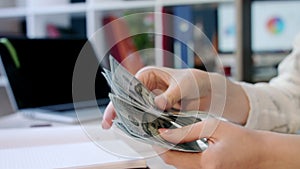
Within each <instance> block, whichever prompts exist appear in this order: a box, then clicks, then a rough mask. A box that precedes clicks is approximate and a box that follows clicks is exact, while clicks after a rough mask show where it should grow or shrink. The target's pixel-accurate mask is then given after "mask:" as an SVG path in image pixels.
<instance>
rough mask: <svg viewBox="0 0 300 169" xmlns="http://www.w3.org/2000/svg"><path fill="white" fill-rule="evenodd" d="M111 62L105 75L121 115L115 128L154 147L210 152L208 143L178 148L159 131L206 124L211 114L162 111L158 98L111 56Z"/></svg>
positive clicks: (191, 143)
mask: <svg viewBox="0 0 300 169" xmlns="http://www.w3.org/2000/svg"><path fill="white" fill-rule="evenodd" d="M109 61H110V70H107V69H104V72H102V74H103V75H104V77H105V78H106V80H107V82H108V84H109V86H110V87H111V93H110V94H109V98H110V100H111V102H112V104H113V106H114V108H115V111H116V114H117V118H116V119H114V125H116V126H117V127H118V128H119V129H120V130H122V131H123V132H124V133H125V134H127V135H128V136H130V137H132V138H134V139H137V140H139V141H142V142H144V143H148V144H151V145H159V146H162V147H164V148H168V149H172V150H178V151H184V152H202V151H204V150H205V149H206V148H207V146H208V144H207V142H206V140H205V139H199V140H196V141H193V142H188V143H179V144H174V143H171V142H168V141H166V140H165V139H163V138H162V137H161V136H160V135H159V132H158V129H159V128H171V129H172V128H180V127H183V126H186V125H190V124H193V123H196V122H199V121H202V120H203V119H204V118H206V117H207V114H205V113H201V112H199V111H191V112H179V111H162V110H159V109H158V108H157V107H156V106H155V103H154V97H155V95H154V94H153V93H152V92H151V91H149V90H148V88H147V87H145V86H144V85H143V84H142V83H141V82H140V81H139V80H138V79H137V78H136V77H134V75H132V74H131V73H129V72H128V71H127V70H126V69H125V68H124V67H123V66H122V65H121V64H120V63H119V62H118V61H117V60H115V59H114V57H112V56H110V57H109Z"/></svg>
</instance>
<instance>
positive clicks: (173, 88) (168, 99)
mask: <svg viewBox="0 0 300 169" xmlns="http://www.w3.org/2000/svg"><path fill="white" fill-rule="evenodd" d="M180 100H181V91H180V87H179V86H178V85H170V86H169V87H168V89H167V90H166V91H165V92H164V93H163V94H160V95H158V96H156V97H155V100H154V101H155V104H156V105H157V107H158V108H160V109H162V110H165V109H170V108H172V107H173V106H174V105H175V104H176V103H178V102H179V101H180Z"/></svg>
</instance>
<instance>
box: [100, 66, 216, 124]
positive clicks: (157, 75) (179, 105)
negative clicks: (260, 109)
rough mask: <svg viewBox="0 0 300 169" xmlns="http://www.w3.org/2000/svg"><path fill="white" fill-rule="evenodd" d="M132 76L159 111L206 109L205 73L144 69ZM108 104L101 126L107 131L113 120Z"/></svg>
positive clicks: (208, 102) (208, 100)
mask: <svg viewBox="0 0 300 169" xmlns="http://www.w3.org/2000/svg"><path fill="white" fill-rule="evenodd" d="M136 77H137V78H138V79H139V80H140V81H141V82H142V83H143V84H144V85H145V86H146V87H147V88H148V89H149V90H150V91H152V92H153V93H155V94H156V95H157V96H156V97H155V100H154V101H155V104H156V106H157V107H158V108H159V109H161V110H167V109H171V108H173V109H176V110H181V111H187V110H203V111H205V110H208V109H209V106H210V87H211V85H210V80H209V76H208V73H207V72H204V71H199V70H196V69H170V68H158V67H145V68H143V69H141V70H140V71H139V72H138V73H137V74H136ZM115 116H116V115H115V110H114V108H113V105H112V103H109V105H108V106H107V108H106V110H105V112H104V116H103V121H102V127H103V128H104V129H107V128H110V126H111V125H112V120H113V119H114V118H115Z"/></svg>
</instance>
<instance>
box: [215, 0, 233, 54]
mask: <svg viewBox="0 0 300 169" xmlns="http://www.w3.org/2000/svg"><path fill="white" fill-rule="evenodd" d="M217 13H218V14H217V22H218V24H217V27H218V28H217V30H218V49H217V50H218V52H219V53H232V52H233V51H235V50H236V18H235V16H236V15H235V13H236V12H235V7H234V3H220V4H219V6H218V9H217Z"/></svg>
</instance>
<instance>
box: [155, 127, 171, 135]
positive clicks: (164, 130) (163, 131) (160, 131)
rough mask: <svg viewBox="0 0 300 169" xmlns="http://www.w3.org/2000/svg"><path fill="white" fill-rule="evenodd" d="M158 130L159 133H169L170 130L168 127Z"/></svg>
mask: <svg viewBox="0 0 300 169" xmlns="http://www.w3.org/2000/svg"><path fill="white" fill-rule="evenodd" d="M158 132H159V133H160V134H171V132H172V131H171V130H169V129H166V128H160V129H158Z"/></svg>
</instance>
